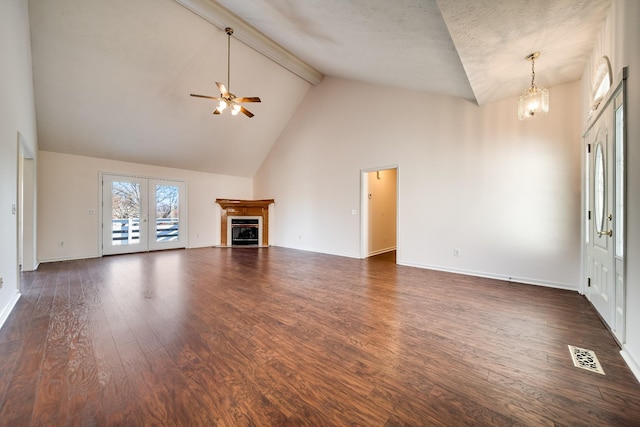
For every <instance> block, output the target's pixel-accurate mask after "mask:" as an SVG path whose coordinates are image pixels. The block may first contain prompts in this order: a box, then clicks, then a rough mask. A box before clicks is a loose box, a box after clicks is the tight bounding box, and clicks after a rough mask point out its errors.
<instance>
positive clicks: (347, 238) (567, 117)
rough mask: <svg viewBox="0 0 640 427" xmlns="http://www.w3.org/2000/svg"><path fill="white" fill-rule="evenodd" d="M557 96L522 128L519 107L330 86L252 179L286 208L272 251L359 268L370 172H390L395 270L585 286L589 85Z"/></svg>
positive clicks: (309, 99) (278, 216)
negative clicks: (396, 103)
mask: <svg viewBox="0 0 640 427" xmlns="http://www.w3.org/2000/svg"><path fill="white" fill-rule="evenodd" d="M523 85H525V86H526V82H523ZM549 90H550V97H551V111H550V113H549V114H548V115H547V116H544V117H540V118H538V119H536V120H532V121H519V120H518V118H517V98H512V99H507V100H503V101H499V102H495V103H492V104H489V105H486V106H483V107H478V106H477V105H475V104H473V103H471V102H468V101H466V100H463V99H459V98H454V97H449V96H443V95H436V94H430V93H425V92H416V91H410V90H401V89H397V88H392V87H386V86H379V85H373V84H367V83H362V82H355V81H350V80H344V79H338V78H331V77H327V78H325V80H324V81H323V82H322V83H321V84H320V85H318V86H315V87H313V88H312V89H311V90H310V91H309V92H308V94H307V96H306V98H305V99H304V101H303V102H302V104H301V105H300V107H299V109H298V110H297V112H296V114H295V115H294V116H293V117H292V120H291V121H290V123H289V125H288V126H287V128H286V129H285V131H284V132H283V134H282V135H281V137H280V138H279V140H278V141H277V142H276V144H275V145H274V147H273V149H272V150H271V152H270V153H269V155H268V157H267V158H266V160H265V162H264V163H263V165H262V166H261V168H260V170H259V171H258V173H257V174H256V176H255V177H254V191H255V196H256V197H258V198H261V197H273V198H275V200H276V205H275V209H274V211H275V212H274V218H273V220H274V226H273V235H272V236H271V237H272V244H274V245H277V246H285V247H291V248H297V249H303V250H310V251H316V252H324V253H329V254H336V255H343V256H348V257H354V258H358V257H359V255H360V253H361V251H360V219H359V218H360V217H359V215H353V214H352V211H353V210H359V207H360V200H361V198H360V175H361V172H360V171H362V170H371V169H372V168H375V167H376V166H378V165H388V164H393V165H398V168H399V182H400V184H399V189H398V236H397V237H398V239H397V242H398V248H397V249H398V252H397V262H398V263H400V264H405V265H412V266H418V267H425V268H434V269H441V270H449V271H457V272H462V273H468V274H475V275H479V276H488V277H498V278H504V279H507V280H514V281H520V282H527V283H535V284H542V285H549V286H556V287H561V288H568V289H578V283H579V272H580V192H581V187H580V169H581V168H580V164H581V161H580V159H581V156H580V143H581V139H580V105H579V101H577V100H578V99H579V98H580V84H579V82H573V83H569V84H565V85H561V86H557V87H552V88H550V89H549ZM336 99H339V100H340V102H336ZM385 99H402V108H386V107H385V106H386V104H384V102H382V101H381V100H385ZM454 248H456V249H459V254H460V256H457V257H455V256H454Z"/></svg>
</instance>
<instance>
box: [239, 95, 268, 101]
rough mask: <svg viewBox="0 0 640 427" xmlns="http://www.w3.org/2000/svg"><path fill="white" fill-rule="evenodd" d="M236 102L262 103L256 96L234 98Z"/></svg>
mask: <svg viewBox="0 0 640 427" xmlns="http://www.w3.org/2000/svg"><path fill="white" fill-rule="evenodd" d="M236 102H262V101H260V98H259V97H257V96H249V97H245V98H236Z"/></svg>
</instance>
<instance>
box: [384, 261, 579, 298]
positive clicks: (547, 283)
mask: <svg viewBox="0 0 640 427" xmlns="http://www.w3.org/2000/svg"><path fill="white" fill-rule="evenodd" d="M397 263H398V264H399V265H406V266H407V267H417V268H424V269H427V270H437V271H444V272H447V273H455V274H464V275H465V276H474V277H484V278H486V279H496V280H504V281H506V282H514V283H523V284H525V285H536V286H545V287H548V288H556V289H564V290H567V291H576V292H577V291H578V286H577V285H571V284H567V283H558V282H550V281H546V280H538V279H531V278H528V277H519V276H506V275H501V274H493V273H486V272H483V271H471V270H461V269H455V268H448V267H441V266H437V265H423V264H415V263H407V262H403V261H401V260H398V261H397Z"/></svg>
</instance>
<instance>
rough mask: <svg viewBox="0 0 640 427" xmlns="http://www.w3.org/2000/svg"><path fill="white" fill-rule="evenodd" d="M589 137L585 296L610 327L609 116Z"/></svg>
mask: <svg viewBox="0 0 640 427" xmlns="http://www.w3.org/2000/svg"><path fill="white" fill-rule="evenodd" d="M599 121H600V123H598V124H596V125H595V126H594V127H593V128H592V130H591V132H590V134H589V137H588V141H589V142H588V144H589V146H588V147H589V151H590V153H589V158H590V166H591V167H590V170H591V179H590V187H591V191H590V193H591V196H592V197H591V198H590V199H591V200H590V206H589V217H588V223H589V227H588V233H589V244H588V246H587V269H588V273H587V274H588V276H587V297H588V298H589V300H590V301H591V303H592V304H593V305H594V307H595V308H596V309H597V310H598V313H600V316H602V318H603V319H604V321H605V322H606V323H607V324H608V325H609V326H610V327H611V326H612V325H613V321H614V319H615V317H614V304H615V283H614V260H613V238H612V237H613V231H612V230H613V224H612V221H613V195H612V191H611V190H612V188H611V183H612V182H613V179H612V178H613V174H612V169H613V168H612V166H613V165H612V164H611V157H612V156H611V153H610V147H611V146H612V144H611V141H610V140H609V138H610V136H611V135H612V132H611V128H610V123H611V120H609V116H608V114H606V112H605V114H603V115H602V116H601V118H600V120H599Z"/></svg>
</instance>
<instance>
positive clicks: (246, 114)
mask: <svg viewBox="0 0 640 427" xmlns="http://www.w3.org/2000/svg"><path fill="white" fill-rule="evenodd" d="M240 111H241V112H242V113H243V114H244V115H245V116H247V117H249V118H251V117H253V113H252V112H251V111H249V110H247V109H246V108H244V107H243V106H240Z"/></svg>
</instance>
